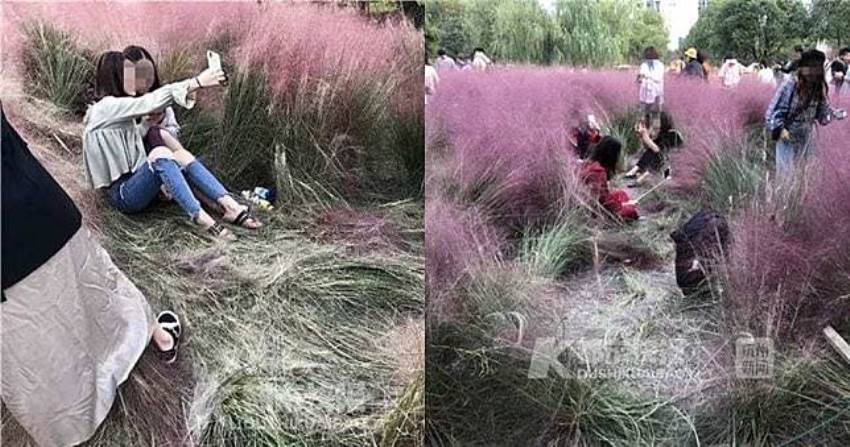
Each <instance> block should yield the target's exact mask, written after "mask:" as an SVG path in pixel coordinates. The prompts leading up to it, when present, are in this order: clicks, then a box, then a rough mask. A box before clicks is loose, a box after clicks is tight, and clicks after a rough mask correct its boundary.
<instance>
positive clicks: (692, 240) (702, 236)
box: [670, 210, 729, 296]
mask: <svg viewBox="0 0 850 447" xmlns="http://www.w3.org/2000/svg"><path fill="white" fill-rule="evenodd" d="M670 237H671V238H672V239H673V243H674V244H675V246H676V284H678V286H679V288H680V289H682V292H683V293H684V294H685V295H686V296H688V295H692V294H693V293H695V292H697V291H699V290H700V289H702V286H703V285H704V283H705V280H706V276H707V275H710V274H711V267H712V264H713V261H714V258H715V257H716V256H717V254H718V253H719V252H720V251H721V250H723V249H725V248H726V244H727V242H728V239H729V224H728V223H727V222H726V218H724V217H723V216H722V215H720V214H717V213H715V212H713V211H707V210H702V211H700V212H698V213H696V214H694V215H693V216H692V217H691V218H690V219H688V221H687V222H685V223H684V224H682V225H680V226H679V228H678V229H676V230H675V231H673V232H672V233H670ZM694 260H696V261H698V262H699V268H697V269H693V266H694Z"/></svg>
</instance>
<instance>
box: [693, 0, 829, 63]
mask: <svg viewBox="0 0 850 447" xmlns="http://www.w3.org/2000/svg"><path fill="white" fill-rule="evenodd" d="M808 27H809V25H808V14H807V12H806V9H805V6H804V5H803V3H802V2H801V1H800V0H726V1H725V2H722V3H718V4H713V3H710V4H709V7H708V8H707V10H706V11H705V12H704V14H703V16H702V17H700V19H699V20H698V21H697V23H696V25H695V26H694V28H693V29H692V30H691V33H690V34H689V35H688V38H687V42H688V45H690V46H695V47H697V48H700V49H702V50H705V51H707V52H708V53H709V54H711V55H714V56H715V57H722V56H723V55H724V54H726V53H728V52H733V53H735V54H736V56H737V57H738V58H740V59H742V60H744V61H761V62H767V61H769V60H772V59H784V58H785V57H786V56H787V54H788V53H789V52H790V50H791V48H792V47H793V46H794V45H797V44H802V43H807V44H813V43H814V42H806V38H805V36H806V33H807V31H806V30H807V29H808Z"/></svg>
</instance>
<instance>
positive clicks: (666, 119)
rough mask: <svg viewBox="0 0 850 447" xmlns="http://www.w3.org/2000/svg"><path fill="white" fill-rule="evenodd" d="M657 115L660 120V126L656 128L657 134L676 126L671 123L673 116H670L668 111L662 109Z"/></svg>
mask: <svg viewBox="0 0 850 447" xmlns="http://www.w3.org/2000/svg"><path fill="white" fill-rule="evenodd" d="M658 117H659V118H660V121H661V127H659V130H658V134H659V135H662V134H664V133H667V132H670V131H671V130H673V129H675V128H676V125H675V124H673V116H671V115H670V114H669V113H667V112H664V111H662V112H661V113H660V114H658Z"/></svg>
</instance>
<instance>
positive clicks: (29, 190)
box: [0, 105, 181, 446]
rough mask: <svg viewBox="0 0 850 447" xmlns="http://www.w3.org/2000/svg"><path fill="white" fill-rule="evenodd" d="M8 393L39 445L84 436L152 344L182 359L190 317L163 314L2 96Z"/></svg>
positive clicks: (0, 328) (1, 326)
mask: <svg viewBox="0 0 850 447" xmlns="http://www.w3.org/2000/svg"><path fill="white" fill-rule="evenodd" d="M0 128H2V132H0V140H2V142H3V144H2V164H3V175H2V177H0V178H2V208H3V209H2V213H3V220H2V233H3V234H2V244H0V247H2V256H0V259H2V264H3V265H2V274H1V275H0V276H2V278H3V293H2V306H0V308H2V313H0V319H2V320H0V334H1V335H2V336H0V339H2V352H3V362H1V363H0V365H2V373H1V374H0V375H2V377H3V380H2V393H0V394H2V396H3V403H4V404H5V407H6V408H7V409H8V410H9V413H11V415H12V416H13V417H14V418H15V420H17V422H18V423H19V424H20V425H21V426H22V427H23V428H24V429H25V430H26V431H27V433H28V434H29V435H30V436H31V437H32V438H33V440H34V441H35V443H36V444H37V445H40V446H55V445H77V444H79V443H82V442H84V441H86V440H87V439H89V438H90V437H91V436H92V435H93V434H94V433H95V431H96V430H97V428H98V426H99V425H100V424H101V422H103V420H104V419H105V418H106V416H107V413H108V412H109V409H110V408H111V407H112V404H113V402H114V400H115V398H116V397H118V386H119V385H120V384H121V383H123V382H124V381H126V380H127V378H128V377H129V375H130V372H131V371H132V370H133V368H134V367H135V365H136V362H137V361H138V360H139V358H140V357H141V356H142V353H143V352H144V351H145V349H146V347H147V346H148V345H149V344H151V342H152V344H153V345H154V346H155V348H156V351H155V353H156V355H157V356H159V357H160V358H161V359H162V360H163V361H164V362H166V363H172V362H174V361H175V360H176V358H177V347H178V344H179V339H180V333H181V325H180V320H179V318H178V317H177V315H176V314H175V313H174V312H171V311H163V312H161V313H160V314H159V316H157V317H155V316H154V314H153V311H152V309H151V307H150V305H149V304H148V302H147V300H146V299H145V297H144V295H143V294H142V292H141V291H139V289H138V288H136V286H135V285H134V284H133V283H132V282H131V281H130V280H129V279H128V278H127V277H126V276H125V275H124V273H122V272H121V270H119V269H118V267H116V266H115V264H114V263H113V262H112V260H111V259H110V257H109V254H108V253H107V252H106V251H105V250H104V249H103V247H101V246H100V244H98V242H97V240H96V238H94V237H93V236H92V234H91V232H90V231H89V230H88V228H87V227H86V226H85V225H83V219H82V214H81V213H80V210H79V209H78V208H77V206H76V205H75V204H74V202H73V200H71V198H70V197H69V196H68V194H67V193H66V192H65V190H64V189H62V187H61V186H60V185H59V183H58V182H57V181H56V180H55V179H54V178H53V176H51V175H50V172H48V171H47V169H45V168H44V166H42V165H41V163H39V161H38V159H36V157H35V156H33V154H32V152H30V149H29V145H28V144H27V142H26V141H25V140H24V139H23V138H22V137H21V135H20V134H18V132H17V131H16V130H15V128H14V127H12V125H11V124H10V123H9V122H8V121H7V119H6V114H5V112H4V110H3V107H2V105H0Z"/></svg>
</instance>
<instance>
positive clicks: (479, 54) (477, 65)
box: [472, 47, 493, 71]
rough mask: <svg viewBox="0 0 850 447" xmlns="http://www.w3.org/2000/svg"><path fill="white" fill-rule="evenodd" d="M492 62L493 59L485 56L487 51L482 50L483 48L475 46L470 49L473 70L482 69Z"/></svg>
mask: <svg viewBox="0 0 850 447" xmlns="http://www.w3.org/2000/svg"><path fill="white" fill-rule="evenodd" d="M492 64H493V61H491V60H490V58H489V57H487V53H485V52H484V48H481V47H477V48H475V49H474V50H472V68H473V69H474V70H479V71H484V70H486V69H487V68H488V67H489V66H490V65H492Z"/></svg>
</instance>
